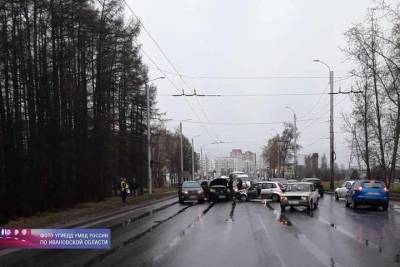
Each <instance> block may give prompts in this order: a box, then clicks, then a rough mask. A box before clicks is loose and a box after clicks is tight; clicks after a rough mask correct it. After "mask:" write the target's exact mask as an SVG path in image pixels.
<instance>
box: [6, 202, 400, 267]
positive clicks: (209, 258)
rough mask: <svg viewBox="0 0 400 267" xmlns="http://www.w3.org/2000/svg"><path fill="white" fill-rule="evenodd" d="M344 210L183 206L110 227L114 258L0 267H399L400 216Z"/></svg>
mask: <svg viewBox="0 0 400 267" xmlns="http://www.w3.org/2000/svg"><path fill="white" fill-rule="evenodd" d="M398 208H399V205H392V206H391V208H390V209H389V210H388V211H387V212H384V211H381V210H374V209H370V208H365V209H361V210H357V211H353V210H351V209H348V208H345V207H344V202H343V201H339V202H337V201H335V200H334V198H333V197H331V196H329V195H326V196H325V197H324V198H323V199H321V201H320V205H319V208H318V209H317V210H315V211H314V212H313V213H312V214H307V213H306V211H301V210H297V209H295V210H292V211H289V210H287V211H286V212H284V213H281V211H280V207H279V205H278V204H276V203H268V204H267V205H264V204H262V203H260V202H237V203H236V202H219V203H215V204H214V203H204V204H195V205H190V204H184V205H181V204H178V203H176V199H173V200H167V201H164V202H162V203H158V204H155V205H152V206H150V207H147V208H142V209H140V210H136V211H134V212H130V213H129V214H126V215H125V216H123V217H119V218H115V219H113V220H110V221H103V222H101V223H100V224H99V225H96V227H110V228H111V229H112V235H113V239H112V242H113V248H112V249H111V250H92V251H83V250H74V251H71V250H60V251H56V250H51V251H49V250H31V251H20V252H17V253H13V254H9V255H6V256H3V257H1V258H0V266H208V267H211V266H400V209H398Z"/></svg>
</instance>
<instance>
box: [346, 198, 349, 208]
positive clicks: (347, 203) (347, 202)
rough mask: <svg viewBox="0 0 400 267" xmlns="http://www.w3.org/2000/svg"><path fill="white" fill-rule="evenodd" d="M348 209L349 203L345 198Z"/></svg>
mask: <svg viewBox="0 0 400 267" xmlns="http://www.w3.org/2000/svg"><path fill="white" fill-rule="evenodd" d="M348 207H350V203H349V201H347V198H346V208H348Z"/></svg>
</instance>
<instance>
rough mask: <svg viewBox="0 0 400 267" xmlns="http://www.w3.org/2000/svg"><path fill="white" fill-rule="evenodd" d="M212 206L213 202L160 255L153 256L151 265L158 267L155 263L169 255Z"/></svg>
mask: <svg viewBox="0 0 400 267" xmlns="http://www.w3.org/2000/svg"><path fill="white" fill-rule="evenodd" d="M214 204H215V203H214V202H211V203H210V205H209V206H208V207H207V208H206V209H205V210H203V212H202V213H201V214H200V215H199V216H197V218H196V220H194V221H193V222H192V223H190V224H189V225H188V226H187V227H186V228H185V229H184V230H182V232H180V233H179V235H178V236H176V237H175V238H174V239H173V240H172V241H171V242H170V243H169V245H168V246H167V247H166V248H164V249H163V250H162V253H161V254H159V255H157V256H155V257H154V259H153V264H152V265H155V266H159V265H160V264H157V263H159V261H160V260H162V258H164V257H165V256H166V255H168V254H169V253H170V251H171V250H172V249H173V248H174V247H176V246H177V245H178V244H179V242H180V241H181V240H182V239H183V238H184V237H185V236H186V235H187V234H188V233H189V230H190V229H191V228H193V227H194V226H196V225H197V224H198V223H200V222H201V220H202V218H203V217H204V216H205V215H206V214H207V212H208V211H209V210H210V209H211V208H212V207H213V206H214Z"/></svg>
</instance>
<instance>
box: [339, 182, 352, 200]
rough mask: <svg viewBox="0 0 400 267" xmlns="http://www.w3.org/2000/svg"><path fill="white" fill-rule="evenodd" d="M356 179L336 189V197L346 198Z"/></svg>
mask: <svg viewBox="0 0 400 267" xmlns="http://www.w3.org/2000/svg"><path fill="white" fill-rule="evenodd" d="M354 182H355V181H346V182H344V183H343V184H342V185H341V186H340V187H338V188H336V190H335V199H336V200H339V198H346V196H347V192H348V191H349V190H350V188H351V187H352V185H353V184H354Z"/></svg>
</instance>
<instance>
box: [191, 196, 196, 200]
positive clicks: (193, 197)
mask: <svg viewBox="0 0 400 267" xmlns="http://www.w3.org/2000/svg"><path fill="white" fill-rule="evenodd" d="M196 198H197V197H196V196H190V197H189V199H196Z"/></svg>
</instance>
